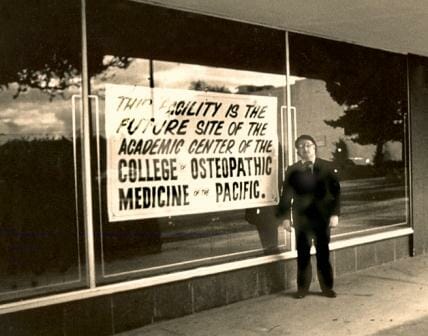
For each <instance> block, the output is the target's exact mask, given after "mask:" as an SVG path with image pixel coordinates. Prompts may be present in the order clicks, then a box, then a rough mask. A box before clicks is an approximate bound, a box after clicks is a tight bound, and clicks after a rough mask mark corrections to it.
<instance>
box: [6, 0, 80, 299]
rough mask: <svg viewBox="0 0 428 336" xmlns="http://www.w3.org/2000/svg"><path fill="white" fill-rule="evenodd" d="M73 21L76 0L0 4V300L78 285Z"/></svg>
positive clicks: (76, 40)
mask: <svg viewBox="0 0 428 336" xmlns="http://www.w3.org/2000/svg"><path fill="white" fill-rule="evenodd" d="M79 27H80V5H79V2H76V1H44V2H38V3H37V6H34V7H32V6H30V5H29V4H28V2H27V1H13V2H4V3H3V4H2V5H1V20H0V30H1V32H2V33H1V37H0V42H1V43H0V111H1V112H0V161H1V166H0V300H3V301H5V300H13V299H16V298H22V297H28V296H34V295H39V294H45V293H48V292H53V291H60V290H65V289H70V288H75V287H77V286H82V285H84V269H83V265H82V253H83V251H82V243H81V236H82V235H81V232H82V227H81V220H80V218H79V217H80V214H81V211H80V209H79V208H80V206H81V205H80V202H81V198H78V195H79V190H78V186H79V185H80V183H81V182H80V155H79V153H80V147H79V146H80V141H79V139H78V137H77V131H78V129H79V127H78V126H76V125H78V123H79V120H80V118H79V113H78V112H79V111H78V110H79V109H78V108H77V109H76V111H74V112H75V113H73V111H72V95H74V94H80V84H81V79H80V69H81V61H80V60H81V53H80V45H81V43H80V39H81V38H80V28H79ZM78 105H79V104H77V106H78ZM74 126H76V127H74Z"/></svg>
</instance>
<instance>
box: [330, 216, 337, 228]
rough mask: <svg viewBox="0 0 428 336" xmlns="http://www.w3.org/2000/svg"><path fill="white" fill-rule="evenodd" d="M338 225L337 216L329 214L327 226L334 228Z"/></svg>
mask: <svg viewBox="0 0 428 336" xmlns="http://www.w3.org/2000/svg"><path fill="white" fill-rule="evenodd" d="M338 225H339V216H336V215H335V216H331V217H330V223H329V226H330V227H331V228H332V229H334V228H335V227H337V226H338Z"/></svg>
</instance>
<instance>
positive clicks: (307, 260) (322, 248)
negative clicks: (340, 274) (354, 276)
mask: <svg viewBox="0 0 428 336" xmlns="http://www.w3.org/2000/svg"><path fill="white" fill-rule="evenodd" d="M294 226H295V233H296V249H297V254H298V258H297V286H298V289H299V290H301V291H308V289H309V286H310V284H311V281H312V266H311V254H310V250H311V242H312V239H313V240H314V244H315V248H316V259H317V273H318V280H319V283H320V287H321V290H322V291H325V290H328V289H332V288H333V269H332V267H331V264H330V253H329V247H328V244H329V243H330V228H329V226H328V223H326V222H324V221H323V220H322V219H309V218H305V217H301V218H295V225H294Z"/></svg>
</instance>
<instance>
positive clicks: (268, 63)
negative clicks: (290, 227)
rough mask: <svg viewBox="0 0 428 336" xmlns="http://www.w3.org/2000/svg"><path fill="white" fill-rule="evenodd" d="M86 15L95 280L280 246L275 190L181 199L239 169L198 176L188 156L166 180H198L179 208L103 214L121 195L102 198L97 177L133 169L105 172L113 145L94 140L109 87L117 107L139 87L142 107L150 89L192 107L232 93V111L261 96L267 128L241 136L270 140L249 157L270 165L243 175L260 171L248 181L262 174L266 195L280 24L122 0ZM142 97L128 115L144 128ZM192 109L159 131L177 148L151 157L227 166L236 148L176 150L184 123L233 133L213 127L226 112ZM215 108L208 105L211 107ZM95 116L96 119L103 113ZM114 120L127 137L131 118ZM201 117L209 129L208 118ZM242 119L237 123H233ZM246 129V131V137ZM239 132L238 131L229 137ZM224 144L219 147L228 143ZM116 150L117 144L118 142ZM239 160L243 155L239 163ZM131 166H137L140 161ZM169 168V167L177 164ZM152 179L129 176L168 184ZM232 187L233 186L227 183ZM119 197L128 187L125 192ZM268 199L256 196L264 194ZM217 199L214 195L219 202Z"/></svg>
mask: <svg viewBox="0 0 428 336" xmlns="http://www.w3.org/2000/svg"><path fill="white" fill-rule="evenodd" d="M88 18H89V19H88V22H89V23H88V33H89V39H88V48H89V49H88V52H89V55H88V57H89V63H90V64H91V65H92V67H91V69H90V72H91V94H93V95H94V96H97V97H98V99H99V101H98V105H96V104H95V103H94V104H93V118H94V131H96V130H97V129H98V130H99V137H98V143H97V144H96V146H95V147H97V146H98V148H99V157H98V159H99V162H96V163H95V166H96V167H98V169H99V172H96V174H98V175H99V176H100V178H98V179H97V181H98V184H97V185H96V186H95V189H96V190H98V191H99V197H98V199H99V204H98V206H99V208H98V210H99V211H98V213H97V215H98V218H97V222H99V227H97V237H96V238H97V248H98V252H99V255H98V258H97V265H98V266H99V273H98V274H99V275H100V277H99V281H101V282H105V281H112V280H117V279H120V278H122V277H133V276H142V275H153V274H159V273H164V272H167V271H171V270H177V269H185V268H190V267H192V268H193V267H196V266H197V265H208V264H213V263H220V262H224V261H228V260H237V259H243V258H248V257H253V256H261V255H264V254H272V253H277V252H278V251H284V250H285V249H286V245H285V236H284V230H283V229H282V227H280V225H279V223H278V220H277V219H276V218H275V213H274V206H273V205H274V204H275V202H276V201H277V200H274V199H273V198H272V200H270V203H269V202H268V201H264V200H263V199H262V198H260V199H259V200H258V201H254V198H253V199H250V197H249V196H248V195H249V194H248V193H247V196H248V198H246V197H242V199H241V200H240V201H241V203H240V204H238V205H237V202H235V203H234V202H233V201H232V200H231V198H233V195H232V196H230V195H229V196H224V195H222V196H223V197H224V198H223V200H222V201H221V202H220V201H219V200H218V199H217V200H216V199H215V198H214V199H213V201H206V202H205V201H201V202H200V204H199V205H198V206H192V202H193V201H194V199H195V197H194V196H195V194H194V193H196V192H198V193H200V194H199V195H202V194H204V193H205V192H206V190H208V192H211V193H212V192H213V191H214V190H213V189H209V188H210V187H209V184H210V183H212V182H213V180H215V182H224V181H225V180H227V179H228V181H229V182H228V183H231V185H232V184H233V182H242V181H243V180H245V179H243V178H242V176H241V177H240V178H236V177H232V176H228V177H224V175H223V176H222V177H217V178H211V179H209V178H206V176H202V175H201V174H202V173H201V170H200V171H199V175H198V173H197V171H196V169H197V168H198V167H199V168H200V166H194V167H192V168H191V169H189V170H186V169H185V168H183V171H187V173H186V174H187V176H186V175H183V174H185V173H183V174H181V173H180V174H179V177H178V178H177V180H178V181H180V179H184V180H186V179H187V180H189V179H192V181H191V183H190V186H191V187H193V188H194V187H195V185H198V190H194V189H192V195H190V196H189V199H191V200H189V202H188V203H189V204H185V205H188V208H186V207H183V210H180V211H179V210H177V207H173V206H172V207H169V208H167V209H166V210H165V211H161V210H159V209H157V208H156V205H152V206H151V207H150V209H146V210H144V211H140V212H138V214H136V215H135V216H134V217H128V218H125V219H120V218H119V219H118V218H114V217H112V213H113V214H114V211H112V210H111V209H110V207H114V206H117V207H120V206H123V207H125V201H123V199H125V198H123V197H122V198H119V199H120V200H121V201H117V202H116V203H115V202H114V201H113V202H111V201H110V200H109V197H112V198H113V196H114V195H112V193H111V192H110V191H109V190H110V189H109V188H110V187H109V186H110V185H109V182H108V181H110V180H109V179H110V178H111V176H112V174H113V176H118V174H119V175H120V174H122V175H120V176H122V177H123V179H124V180H126V178H127V177H129V176H130V174H133V172H134V171H135V169H131V170H130V169H128V170H126V171H125V170H123V169H122V170H119V172H117V171H113V173H112V170H111V167H110V164H111V161H112V160H113V161H114V162H113V166H114V165H116V166H117V165H118V163H117V162H118V161H119V159H118V156H119V155H117V152H118V151H119V152H121V151H120V150H118V151H116V152H115V153H116V154H115V155H112V154H111V152H110V151H109V150H108V148H111V147H108V148H107V149H106V144H105V143H106V141H107V142H109V141H111V140H112V135H111V133H109V131H108V128H110V127H111V120H113V119H112V115H113V114H114V113H115V111H112V110H111V105H112V103H111V101H112V96H114V98H115V99H116V101H119V100H120V99H122V103H123V105H121V107H122V108H123V109H125V110H126V109H128V110H131V109H132V108H133V106H134V105H133V103H132V101H131V100H126V101H125V98H123V97H125V95H124V94H123V92H128V93H129V92H134V94H137V93H138V95H139V96H138V95H137V96H138V97H139V98H144V99H146V101H149V100H151V99H152V102H153V106H156V102H157V101H159V99H160V98H159V97H164V98H165V99H167V100H168V99H169V100H173V98H174V97H177V96H176V95H182V96H183V97H184V96H185V97H193V98H192V99H193V102H195V104H196V103H197V104H198V106H199V105H200V104H202V103H203V104H206V102H207V101H209V100H210V99H211V100H213V99H216V100H215V101H216V102H221V103H222V104H223V105H222V106H225V104H226V102H228V104H229V103H237V102H244V103H242V105H241V106H240V109H241V111H242V113H244V112H243V111H244V109H247V106H246V104H250V105H251V104H252V103H254V102H255V101H264V100H263V99H265V100H266V101H269V102H272V105H269V110H267V111H266V112H265V113H262V112H261V111H259V112H260V114H258V112H255V115H258V116H259V117H260V120H259V121H260V122H261V121H264V120H265V119H266V120H267V119H268V118H269V125H266V126H260V127H261V128H263V127H266V129H268V130H269V131H266V130H265V131H263V130H261V129H259V130H258V131H254V130H253V132H252V134H251V136H248V135H247V137H250V138H251V137H253V138H254V141H255V140H263V138H267V139H271V140H272V144H271V145H270V146H267V147H269V148H267V147H266V146H265V147H264V148H265V149H263V150H260V152H259V153H253V154H254V155H253V154H252V155H251V156H252V157H256V156H257V157H260V158H262V159H264V158H267V157H269V159H267V160H272V162H271V161H268V163H267V166H268V169H267V171H270V169H271V168H272V171H273V172H274V173H272V174H275V178H273V176H271V175H270V174H271V173H268V172H267V171H265V172H264V173H260V174H259V175H260V176H257V177H254V176H253V177H252V178H251V179H252V180H254V181H255V180H260V181H261V182H257V183H262V184H263V183H265V182H263V181H265V180H266V179H268V180H270V181H276V182H275V185H274V186H273V185H272V187H271V188H270V190H269V191H270V194H274V193H277V192H278V185H279V184H280V179H281V176H280V175H281V173H280V172H281V168H280V167H282V162H283V158H282V155H283V153H282V150H281V148H282V143H283V140H282V139H283V136H284V134H282V133H281V125H282V119H281V107H282V106H283V105H284V100H285V99H284V92H285V75H284V72H285V46H284V41H285V35H284V32H279V31H275V30H271V29H266V28H260V27H253V26H250V25H246V24H241V23H234V22H228V21H224V20H220V19H214V18H209V17H205V16H198V15H194V14H189V13H185V12H179V11H173V10H168V9H163V8H159V7H153V6H148V5H142V4H137V3H134V2H128V3H127V2H123V1H121V2H115V1H112V2H110V3H109V5H105V6H103V7H100V6H97V5H96V3H94V4H93V6H89V16H88ZM255 51H256V52H255ZM273 55H274V56H273ZM123 90H128V91H123ZM137 96H136V97H137ZM121 97H122V98H121ZM144 99H143V100H140V103H138V104H141V111H143V112H141V113H153V120H151V118H148V117H147V119H145V118H146V117H141V116H140V118H142V121H141V120H140V121H141V122H142V123H145V122H146V123H145V124H144V125H146V126H147V125H149V127H151V124H149V123H147V121H149V122H152V123H154V124H156V121H157V115H156V113H157V112H159V109H156V108H155V107H154V108H153V111H151V112H150V110H147V112H144V111H146V110H144V106H143V105H144V103H143V101H144ZM269 104H270V103H269ZM135 106H136V105H135ZM183 106H184V105H183ZM193 106H196V105H193ZM211 106H214V105H211ZM273 106H274V107H273ZM117 111H118V110H116V112H117ZM174 111H178V109H175V110H174ZM182 111H183V110H182ZM195 111H196V110H193V112H189V113H188V114H187V116H189V115H190V114H192V116H191V117H189V118H188V119H189V121H188V126H183V129H182V132H181V133H180V132H179V131H177V133H178V134H175V133H174V132H175V131H169V132H165V134H164V136H163V137H162V139H160V140H168V139H170V140H174V139H176V140H178V141H180V140H182V141H183V146H182V147H181V151H180V149H178V150H177V152H174V153H171V152H170V153H169V154H165V155H164V156H163V158H164V159H166V160H177V162H181V163H183V162H187V164H189V163H190V162H196V161H191V160H192V159H194V160H199V159H200V158H201V157H203V159H204V160H207V161H208V160H210V159H213V160H214V159H217V158H220V159H226V161H221V164H224V162H228V163H229V165H230V162H231V160H232V161H233V162H235V161H236V162H238V161H239V158H238V157H239V155H235V153H232V151H233V149H234V147H233V146H232V147H230V148H229V149H228V150H225V151H223V152H222V151H221V150H220V149H219V150H218V152H216V153H214V152H215V150H214V149H213V148H211V149H209V150H207V149H206V148H205V150H206V152H205V154H206V155H201V154H195V152H191V150H190V151H189V152H187V153H185V151H184V150H183V149H182V148H187V147H186V146H188V145H189V143H190V142H191V141H192V140H193V139H192V138H191V136H189V133H192V134H194V138H195V141H199V140H204V141H205V140H206V141H217V140H218V141H230V140H231V139H234V141H238V140H237V139H238V138H236V137H233V136H230V135H229V136H228V135H227V134H226V133H225V129H226V125H227V126H229V125H230V123H231V119H232V118H235V117H236V118H238V116H237V115H235V117H229V120H228V119H227V118H225V116H224V115H223V116H222V117H216V118H214V117H213V116H211V117H212V118H211V119H209V121H210V123H208V122H206V123H205V121H207V120H208V117H207V116H206V115H205V116H204V115H203V113H200V114H199V115H196V114H197V113H195ZM220 111H222V110H221V109H220ZM221 113H222V112H219V115H220V114H221ZM178 114H179V113H176V114H175V116H174V117H171V116H169V119H168V120H169V121H168V122H170V121H171V120H172V121H171V122H172V124H174V123H175V122H180V123H181V122H184V123H186V121H185V120H184V119H183V118H181V117H180V116H178ZM232 114H233V113H232ZM265 115H266V116H265ZM248 118H249V117H248ZM105 119H107V120H108V121H107V122H105ZM126 120H128V119H126ZM126 120H125V119H121V121H122V122H123V123H119V124H115V125H116V126H119V128H115V130H116V129H117V130H118V129H120V131H122V130H123V129H126V128H127V127H128V126H129V128H128V136H130V133H131V132H130V131H129V130H132V129H134V126H136V123H137V121H135V124H129V123H128V122H127V121H126ZM237 120H238V119H237ZM270 121H272V122H270ZM198 122H199V124H198ZM172 124H169V125H172ZM120 125H122V126H120ZM186 125H187V124H186ZM207 125H209V126H207ZM211 125H213V126H212V127H213V128H210V127H211ZM248 125H249V122H248V121H247V122H246V126H244V127H248ZM140 127H141V126H140ZM223 127H224V128H223ZM254 127H256V126H254ZM271 128H272V129H271ZM150 129H151V128H149V132H150ZM184 129H185V130H184ZM140 130H141V128H140ZM118 132H119V131H118ZM246 132H248V129H247V130H246ZM254 132H256V133H257V134H256V135H255V133H254ZM264 132H266V133H269V134H264ZM113 133H115V132H113ZM142 134H143V133H142ZM158 138H159V137H158V136H157V135H156V134H152V138H150V137H145V135H141V136H140V137H136V138H135V140H136V141H137V142H138V141H139V140H144V141H146V143H149V142H150V141H155V140H156V139H158ZM203 138H206V139H203ZM239 139H240V140H243V139H244V138H242V137H239ZM143 143H144V142H143ZM227 143H230V142H227ZM109 144H110V143H109ZM109 146H110V145H109ZM127 148H128V147H127ZM133 148H134V149H135V147H133ZM189 148H190V147H189ZM229 150H230V153H228V151H229ZM179 151H180V152H179ZM143 152H144V150H143ZM178 152H179V153H178ZM121 153H122V154H123V151H122V152H121ZM138 153H140V151H139V152H138ZM128 154H129V153H128ZM129 155H131V154H129ZM132 155H134V156H133V158H135V159H137V160H140V161H138V162H143V163H144V162H154V160H156V159H153V158H154V156H153V153H147V152H146V153H145V154H144V153H143V154H141V155H140V156H138V158H136V157H135V153H134V154H132ZM248 156H250V155H248ZM242 157H243V155H241V158H242ZM122 158H123V156H122ZM186 160H188V161H186ZM243 160H244V159H243ZM245 160H247V159H245ZM249 160H253V158H251V159H248V160H247V161H245V162H248V161H249ZM254 160H256V159H254ZM257 160H258V158H257ZM95 161H96V160H95ZM106 161H107V162H106ZM167 162H169V161H167ZM198 162H200V161H198ZM242 162H244V161H242ZM128 163H129V162H128ZM124 164H125V163H124ZM246 164H248V163H246ZM185 165H186V163H183V165H182V166H183V167H184V166H185ZM182 166H179V167H182ZM107 167H109V168H108V169H107ZM228 167H229V168H226V167H225V166H222V167H220V168H219V169H217V168H216V166H215V164H212V166H208V165H207V166H205V168H206V169H207V170H208V169H211V168H212V169H217V170H216V172H217V173H219V172H220V171H221V174H226V173H225V170H227V169H230V166H228ZM135 168H136V170H137V171H139V172H140V173H141V171H142V170H144V169H146V168H144V167H143V168H141V167H140V168H138V167H135ZM153 169H156V168H153ZM180 169H181V168H177V170H180ZM200 169H201V168H200ZM124 171H125V173H124ZM171 171H172V170H171ZM247 173H248V171H247ZM109 174H110V175H109ZM124 174H125V175H126V177H125V175H124ZM171 174H172V173H171ZM193 174H195V175H193ZM254 174H255V173H254ZM109 176H110V177H109ZM119 179H120V178H119ZM248 179H249V178H248V176H247V180H248ZM143 180H144V178H143ZM164 180H166V181H160V182H157V183H152V182H150V181H143V182H141V180H140V184H139V187H141V188H142V189H141V190H143V191H142V193H144V188H146V187H147V186H150V187H151V188H157V189H156V190H160V188H163V187H164V186H169V185H170V184H171V181H170V180H168V177H164ZM225 188H226V187H225ZM242 188H243V189H240V190H241V191H242V190H244V189H245V187H242ZM249 188H251V187H249ZM205 189H206V190H205ZM151 190H154V189H151ZM234 192H236V190H232V191H231V192H230V193H231V194H233V193H234ZM171 195H172V194H171ZM126 196H127V197H128V198H131V197H133V196H131V194H126ZM205 196H206V195H205ZM136 197H137V196H136ZM159 197H161V196H159ZM201 197H202V196H201ZM269 197H270V196H267V195H266V199H268V198H269ZM128 198H126V199H128ZM148 199H149V198H148V196H147V195H146V194H144V196H143V197H141V202H142V204H143V203H144V202H145V201H147V200H148ZM159 199H160V198H159ZM170 199H172V196H171V197H170V198H164V199H163V200H164V201H166V202H168V201H167V200H170ZM206 199H207V200H208V199H209V197H208V196H207V197H206ZM110 202H111V203H110ZM120 202H121V203H120ZM119 203H120V204H119ZM219 203H222V204H221V206H219ZM126 204H128V203H126ZM135 205H136V206H137V205H138V204H137V203H136V204H135ZM127 206H130V205H129V204H128V205H127ZM133 210H135V209H133ZM135 213H136V212H135Z"/></svg>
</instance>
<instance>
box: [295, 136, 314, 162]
mask: <svg viewBox="0 0 428 336" xmlns="http://www.w3.org/2000/svg"><path fill="white" fill-rule="evenodd" d="M297 154H299V156H300V157H301V158H302V159H303V160H304V161H313V160H314V159H315V155H316V147H315V144H314V143H313V142H312V141H310V140H306V139H303V140H301V141H299V143H298V144H297Z"/></svg>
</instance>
